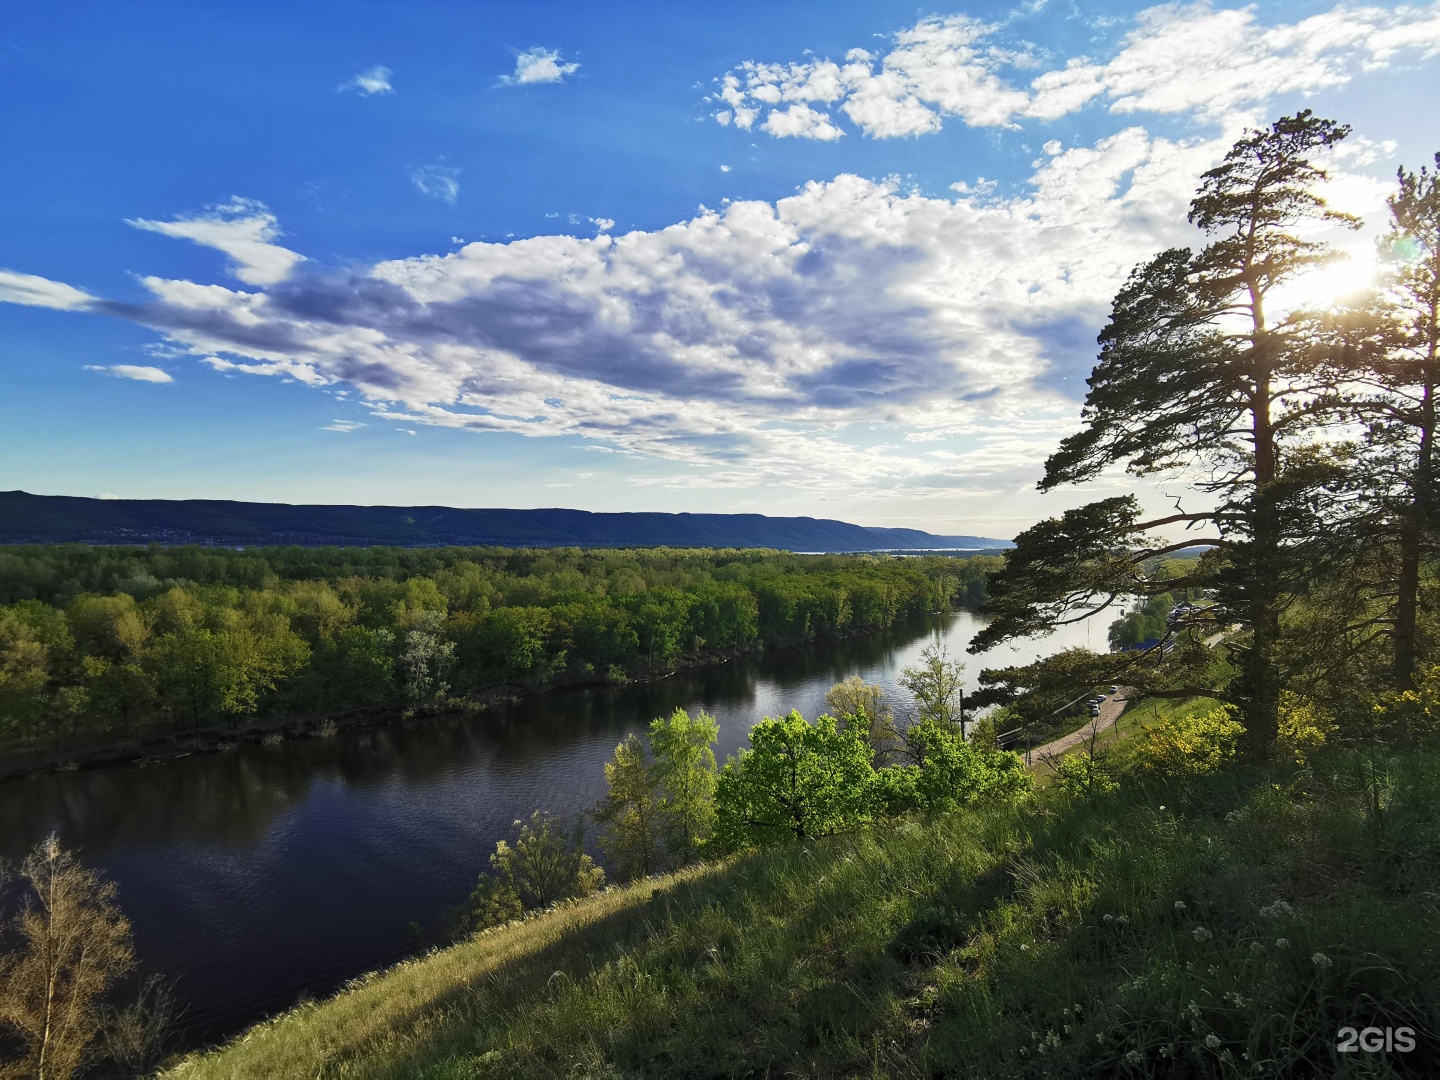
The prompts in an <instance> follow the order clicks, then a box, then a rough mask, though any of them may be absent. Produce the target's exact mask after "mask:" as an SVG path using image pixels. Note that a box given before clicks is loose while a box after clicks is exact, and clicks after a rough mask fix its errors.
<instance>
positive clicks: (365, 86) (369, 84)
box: [336, 64, 395, 97]
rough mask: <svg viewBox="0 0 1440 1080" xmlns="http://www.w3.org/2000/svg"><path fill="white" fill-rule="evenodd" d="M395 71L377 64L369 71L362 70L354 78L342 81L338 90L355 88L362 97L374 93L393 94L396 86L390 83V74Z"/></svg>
mask: <svg viewBox="0 0 1440 1080" xmlns="http://www.w3.org/2000/svg"><path fill="white" fill-rule="evenodd" d="M394 74H395V73H394V72H393V71H391V70H390V69H389V68H388V67H385V66H384V65H382V64H376V65H375V66H374V67H372V68H371V69H370V70H369V71H362V72H360V74H359V75H356V76H355V77H354V78H353V79H348V80H346V81H345V82H343V83H341V84H340V85H339V86H338V87H336V89H337V90H354V91H355V92H356V93H358V94H360V95H361V96H362V97H370V96H372V95H374V94H393V93H394V92H395V87H393V86H391V85H390V76H391V75H394Z"/></svg>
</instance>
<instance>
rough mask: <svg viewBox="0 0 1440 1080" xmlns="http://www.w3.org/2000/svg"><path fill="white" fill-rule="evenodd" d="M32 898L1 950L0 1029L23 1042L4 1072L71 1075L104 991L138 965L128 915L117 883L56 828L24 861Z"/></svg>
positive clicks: (94, 1030)
mask: <svg viewBox="0 0 1440 1080" xmlns="http://www.w3.org/2000/svg"><path fill="white" fill-rule="evenodd" d="M20 877H21V880H22V881H23V883H24V886H25V893H26V899H25V901H24V906H23V908H22V909H21V911H20V913H19V915H18V916H17V917H16V918H15V920H14V923H13V927H12V934H13V937H14V939H15V940H16V941H17V943H18V948H16V949H15V950H14V951H12V952H7V953H5V954H3V955H0V1029H5V1028H8V1029H9V1030H10V1031H11V1032H12V1033H13V1034H14V1036H15V1037H16V1038H17V1041H18V1042H19V1043H20V1045H22V1046H23V1047H24V1051H23V1053H24V1056H23V1057H22V1058H21V1060H20V1061H19V1062H15V1063H13V1064H11V1065H9V1066H0V1071H3V1072H4V1073H5V1074H6V1075H13V1076H24V1077H35V1078H37V1080H64V1078H66V1077H70V1076H73V1075H74V1074H75V1072H76V1071H77V1070H78V1069H79V1068H80V1067H81V1065H82V1064H83V1063H84V1061H85V1058H86V1055H87V1053H88V1051H89V1049H90V1046H91V1044H92V1042H94V1040H95V1038H96V1036H98V1035H99V1034H100V1030H101V1023H102V1015H103V1014H102V1011H101V997H102V996H103V995H104V993H105V991H106V990H107V989H109V987H110V986H111V985H112V984H113V983H114V982H115V981H116V980H117V979H119V978H121V977H122V976H124V975H125V974H126V973H127V972H129V971H130V969H131V968H133V967H134V965H135V954H134V951H133V950H132V948H131V945H130V922H129V920H127V919H126V918H125V916H124V915H122V914H121V912H120V909H119V908H118V907H117V906H116V904H115V886H114V884H112V883H111V882H107V881H102V880H101V878H100V876H99V875H98V874H97V873H95V871H93V870H86V869H85V868H84V867H82V866H81V865H80V864H79V863H77V862H76V861H75V857H74V856H73V855H71V854H70V853H69V852H68V851H66V850H65V849H64V848H62V847H61V846H60V842H59V840H58V839H57V838H56V837H55V836H53V835H52V836H51V837H49V838H48V839H46V840H42V841H41V842H40V843H39V844H38V845H36V847H35V849H34V850H33V851H32V852H31V853H30V854H29V856H28V857H27V858H26V859H25V861H24V863H22V864H21V867H20Z"/></svg>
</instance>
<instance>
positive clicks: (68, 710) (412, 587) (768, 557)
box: [0, 545, 999, 755]
mask: <svg viewBox="0 0 1440 1080" xmlns="http://www.w3.org/2000/svg"><path fill="white" fill-rule="evenodd" d="M998 565H999V560H998V559H997V558H995V557H993V556H974V557H970V558H948V557H944V556H929V557H919V558H895V557H890V556H874V555H859V556H843V555H834V556H801V555H791V554H787V553H782V552H775V551H761V550H695V549H667V548H652V549H631V550H614V549H604V550H582V549H575V548H546V549H504V548H428V549H407V548H304V547H276V548H251V549H247V550H245V551H235V550H229V549H218V548H204V547H172V548H164V547H148V548H109V547H105V548H95V547H87V546H82V545H67V546H33V547H14V548H8V549H5V550H4V551H3V552H0V605H3V606H0V748H3V749H4V750H6V751H11V752H16V751H21V752H24V751H35V752H44V753H47V754H51V755H55V754H62V755H63V754H65V753H67V752H72V751H82V750H86V749H90V748H95V747H100V746H105V745H112V744H129V743H133V742H136V741H141V740H146V739H154V738H167V737H171V736H175V735H179V734H184V733H187V732H193V731H197V730H209V729H217V728H218V729H222V730H225V729H234V730H238V729H242V728H247V727H250V726H253V725H256V724H261V725H266V726H275V725H278V724H280V723H282V722H286V721H289V720H299V719H303V720H306V721H313V720H317V719H323V718H326V717H333V716H338V715H340V714H344V713H347V712H354V711H357V710H367V709H400V708H420V709H434V708H443V707H448V706H450V705H458V704H463V703H466V702H473V701H474V700H476V699H477V698H478V697H481V696H483V695H485V694H486V693H494V692H496V691H507V690H508V691H523V690H534V689H540V688H543V687H546V686H550V685H555V684H562V683H567V682H568V683H579V682H597V681H610V682H623V681H625V680H627V679H633V678H641V677H647V676H651V675H656V674H662V673H664V672H667V671H672V670H675V669H676V668H677V667H680V666H683V665H686V664H690V663H697V662H705V661H706V660H707V659H714V658H716V657H718V656H721V655H728V654H733V653H734V652H737V651H747V650H753V649H759V648H765V647H767V646H774V645H777V644H782V643H798V642H804V641H810V640H814V639H817V638H823V637H829V636H834V635H837V634H846V633H865V632H870V631H874V630H880V629H884V628H886V627H889V626H892V625H894V624H895V623H896V622H897V621H899V620H902V619H905V618H908V617H911V616H914V615H918V614H921V613H923V612H928V611H935V610H939V609H942V608H946V607H948V606H950V605H952V604H960V605H969V606H974V605H976V604H978V603H979V602H980V601H981V600H982V599H983V596H984V581H985V574H986V572H987V571H990V570H993V569H995V568H996V567H997V566H998Z"/></svg>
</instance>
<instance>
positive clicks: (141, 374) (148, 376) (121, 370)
mask: <svg viewBox="0 0 1440 1080" xmlns="http://www.w3.org/2000/svg"><path fill="white" fill-rule="evenodd" d="M85 370H86V371H98V372H100V373H101V374H103V375H113V376H115V377H116V378H117V379H134V380H135V381H136V382H150V383H171V382H174V381H175V380H174V378H172V377H171V375H170V373H169V372H168V371H166V370H164V369H163V368H158V367H145V366H142V365H137V364H111V365H109V366H101V365H97V364H86V365H85Z"/></svg>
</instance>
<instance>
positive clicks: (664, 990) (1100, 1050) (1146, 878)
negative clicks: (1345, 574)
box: [168, 751, 1440, 1078]
mask: <svg viewBox="0 0 1440 1080" xmlns="http://www.w3.org/2000/svg"><path fill="white" fill-rule="evenodd" d="M1367 762H1368V765H1367ZM1367 767H1368V768H1370V769H1373V768H1374V764H1373V762H1369V759H1368V756H1367V754H1366V752H1365V751H1348V752H1339V753H1335V754H1332V755H1330V756H1329V757H1327V758H1325V759H1324V761H1323V762H1316V763H1315V764H1314V765H1313V767H1312V768H1311V769H1309V770H1307V771H1306V772H1304V773H1297V772H1296V771H1295V770H1294V768H1293V766H1292V767H1290V768H1286V767H1284V766H1276V767H1274V768H1273V769H1271V770H1270V771H1269V772H1268V773H1248V772H1245V771H1243V770H1238V769H1237V770H1234V771H1231V772H1228V773H1224V774H1221V775H1218V776H1214V777H1211V778H1209V779H1208V780H1207V781H1205V782H1204V783H1201V784H1199V785H1197V786H1190V787H1186V788H1183V789H1177V788H1174V787H1169V788H1166V787H1163V786H1159V787H1157V786H1154V785H1144V784H1138V785H1131V786H1128V787H1127V788H1124V789H1122V790H1120V791H1118V792H1113V793H1111V794H1109V795H1105V796H1096V797H1092V798H1090V799H1084V798H1078V797H1074V796H1068V795H1064V794H1063V793H1061V792H1059V791H1056V790H1053V789H1047V790H1045V791H1042V792H1040V793H1039V795H1038V801H1037V802H1036V803H1034V804H1032V805H1028V806H1027V805H1023V804H1022V805H1019V806H1015V805H992V806H989V807H981V808H978V809H975V810H972V811H969V812H964V813H961V814H958V815H955V816H948V817H943V818H939V819H934V820H930V821H924V820H918V819H912V820H909V821H900V822H896V823H893V824H891V825H889V826H886V827H883V828H876V829H873V830H870V831H867V832H862V833H859V834H856V835H852V836H842V837H834V838H831V839H829V840H826V841H821V842H816V843H811V844H804V845H790V846H787V847H782V848H779V849H773V850H769V851H762V852H757V853H751V854H748V855H743V856H740V857H738V858H735V859H732V860H731V861H729V862H726V863H722V864H719V865H716V866H710V867H698V868H694V869H692V870H689V871H686V872H683V873H681V874H678V875H673V876H670V877H667V878H658V879H652V880H648V881H644V882H641V883H639V884H636V885H632V886H628V887H625V888H620V889H612V890H608V891H605V892H603V893H601V894H599V895H597V896H595V897H592V898H591V899H589V900H585V901H581V902H578V903H575V904H572V905H568V906H562V907H560V908H558V909H555V910H553V911H551V912H548V913H546V914H543V915H540V916H538V917H535V918H532V919H530V920H528V921H525V922H522V923H518V924H511V925H509V926H506V927H503V928H500V929H497V930H493V931H489V932H487V933H484V934H481V935H479V936H477V937H474V938H472V939H470V940H468V941H466V942H464V943H462V944H459V945H457V946H455V947H453V948H451V949H448V950H444V951H441V952H438V953H434V954H431V955H430V956H427V957H424V958H421V959H418V960H415V961H411V962H409V963H406V964H403V965H400V966H399V967H397V968H395V969H393V970H391V971H389V972H387V973H385V974H383V975H375V976H370V977H368V978H366V979H364V980H361V981H360V982H358V983H357V984H355V985H354V986H353V987H352V988H351V989H350V990H349V991H347V992H343V993H341V994H340V995H338V996H337V997H335V998H334V999H332V1000H329V1001H326V1002H323V1003H319V1004H309V1005H305V1006H302V1007H300V1008H298V1009H296V1010H295V1011H293V1012H291V1013H289V1014H286V1015H284V1016H282V1017H279V1018H277V1019H276V1020H274V1021H272V1022H270V1023H267V1024H263V1025H261V1026H259V1027H257V1028H255V1029H253V1030H252V1031H250V1032H249V1033H247V1034H246V1035H244V1036H243V1037H241V1038H240V1039H238V1040H236V1041H235V1042H234V1043H232V1044H231V1045H229V1046H227V1047H225V1048H223V1049H221V1050H220V1051H218V1052H214V1053H210V1054H207V1055H194V1056H192V1057H190V1058H188V1059H186V1060H184V1061H182V1062H180V1063H179V1064H178V1065H176V1066H173V1067H172V1070H171V1072H170V1073H169V1074H168V1075H172V1076H177V1077H186V1078H203V1077H217V1078H218V1077H226V1078H244V1077H277V1078H279V1077H315V1076H325V1077H362V1076H363V1077H400V1076H506V1077H509V1076H560V1075H565V1076H621V1075H624V1076H677V1077H678V1076H721V1075H724V1076H737V1075H771V1076H774V1075H804V1076H855V1075H872V1074H873V1075H885V1076H935V1075H946V1076H961V1075H963V1076H985V1077H1001V1076H1003V1077H1028V1076H1033V1077H1048V1076H1081V1075H1084V1076H1093V1075H1107V1076H1108V1075H1116V1076H1136V1077H1140V1076H1152V1075H1175V1076H1181V1075H1183V1076H1249V1075H1265V1076H1272V1075H1282V1076H1291V1075H1303V1076H1313V1075H1326V1076H1336V1075H1366V1076H1425V1075H1434V1069H1435V1068H1436V1067H1437V1065H1440V1060H1437V1057H1436V1054H1435V1033H1436V1031H1437V1030H1440V1024H1437V1019H1440V1016H1437V1013H1440V963H1437V960H1440V911H1437V908H1436V905H1435V901H1434V896H1435V893H1434V889H1435V882H1436V879H1437V871H1440V756H1437V754H1436V753H1435V752H1434V751H1391V752H1389V753H1388V754H1387V759H1386V762H1385V772H1384V781H1383V782H1384V786H1385V797H1384V803H1383V806H1382V805H1380V804H1377V803H1375V802H1374V801H1373V799H1372V798H1371V795H1372V794H1373V791H1371V790H1367V785H1366V780H1365V778H1366V775H1367V774H1366V769H1367ZM1372 780H1373V777H1372ZM1372 787H1373V785H1372ZM1350 1025H1353V1026H1354V1027H1357V1028H1361V1027H1366V1026H1376V1027H1381V1028H1385V1027H1391V1028H1395V1029H1397V1030H1398V1029H1399V1028H1401V1027H1409V1028H1411V1029H1413V1030H1414V1032H1415V1039H1416V1045H1415V1046H1414V1048H1413V1049H1412V1050H1411V1051H1409V1052H1408V1053H1401V1052H1399V1051H1398V1050H1397V1051H1396V1052H1393V1053H1386V1052H1384V1051H1380V1052H1371V1053H1368V1054H1363V1053H1362V1054H1352V1055H1345V1054H1342V1053H1340V1052H1339V1051H1338V1050H1337V1040H1338V1039H1339V1038H1342V1037H1343V1035H1342V1034H1341V1032H1342V1029H1343V1028H1345V1027H1346V1026H1350ZM1401 1049H1403V1048H1401Z"/></svg>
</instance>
